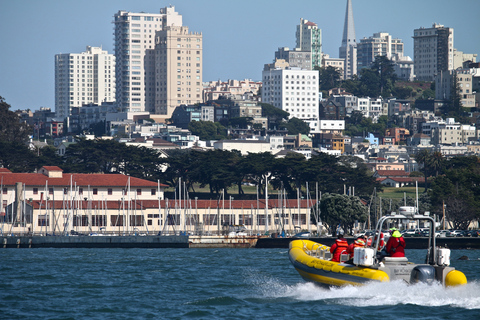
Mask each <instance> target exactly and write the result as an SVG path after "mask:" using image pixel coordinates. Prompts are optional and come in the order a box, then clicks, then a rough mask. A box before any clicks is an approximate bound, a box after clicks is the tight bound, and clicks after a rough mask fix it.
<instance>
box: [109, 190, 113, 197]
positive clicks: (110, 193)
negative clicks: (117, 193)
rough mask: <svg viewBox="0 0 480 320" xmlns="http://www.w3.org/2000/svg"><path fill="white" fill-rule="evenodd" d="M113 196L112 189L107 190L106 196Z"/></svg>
mask: <svg viewBox="0 0 480 320" xmlns="http://www.w3.org/2000/svg"><path fill="white" fill-rule="evenodd" d="M112 194H113V190H112V188H108V195H109V196H111V195H112Z"/></svg>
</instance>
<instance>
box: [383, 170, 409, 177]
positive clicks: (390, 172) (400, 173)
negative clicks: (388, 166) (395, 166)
mask: <svg viewBox="0 0 480 320" xmlns="http://www.w3.org/2000/svg"><path fill="white" fill-rule="evenodd" d="M377 174H378V175H379V176H381V177H390V176H396V177H399V176H408V173H407V172H406V171H405V170H377Z"/></svg>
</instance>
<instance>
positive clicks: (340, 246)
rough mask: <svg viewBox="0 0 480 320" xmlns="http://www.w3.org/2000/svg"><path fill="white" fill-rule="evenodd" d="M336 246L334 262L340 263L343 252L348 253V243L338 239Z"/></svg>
mask: <svg viewBox="0 0 480 320" xmlns="http://www.w3.org/2000/svg"><path fill="white" fill-rule="evenodd" d="M335 245H336V246H335V248H334V250H333V252H332V254H333V257H332V261H337V262H340V255H341V254H342V253H343V252H345V251H347V248H348V242H347V240H345V239H337V240H335Z"/></svg>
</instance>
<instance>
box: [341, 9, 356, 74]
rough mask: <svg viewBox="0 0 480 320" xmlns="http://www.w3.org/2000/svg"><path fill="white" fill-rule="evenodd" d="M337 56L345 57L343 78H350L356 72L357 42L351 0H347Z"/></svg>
mask: <svg viewBox="0 0 480 320" xmlns="http://www.w3.org/2000/svg"><path fill="white" fill-rule="evenodd" d="M339 57H340V59H345V68H344V78H345V79H350V78H351V77H352V76H353V75H354V74H357V42H356V38H355V24H354V22H353V10H352V0H347V9H346V12H345V24H344V26H343V37H342V45H341V47H340V48H339Z"/></svg>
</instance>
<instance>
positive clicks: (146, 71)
mask: <svg viewBox="0 0 480 320" xmlns="http://www.w3.org/2000/svg"><path fill="white" fill-rule="evenodd" d="M114 23H115V57H116V74H117V94H116V100H117V104H118V107H119V109H120V110H121V111H131V112H140V111H149V112H152V113H154V112H155V92H156V86H155V33H156V32H157V31H160V30H163V29H164V28H166V27H167V26H182V16H181V15H179V14H178V13H177V12H175V7H173V6H170V7H165V8H162V9H160V13H159V14H156V13H144V12H142V13H131V12H126V11H119V12H118V13H116V14H115V15H114Z"/></svg>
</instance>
